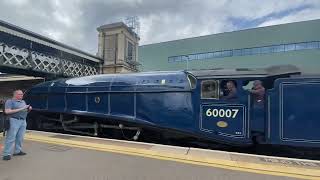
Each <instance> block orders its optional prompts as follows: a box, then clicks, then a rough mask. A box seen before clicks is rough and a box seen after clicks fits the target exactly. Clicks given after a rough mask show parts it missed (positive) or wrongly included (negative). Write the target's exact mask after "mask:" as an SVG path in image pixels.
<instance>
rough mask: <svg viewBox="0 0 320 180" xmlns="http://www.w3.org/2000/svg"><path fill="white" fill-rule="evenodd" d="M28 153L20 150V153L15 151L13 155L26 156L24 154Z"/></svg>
mask: <svg viewBox="0 0 320 180" xmlns="http://www.w3.org/2000/svg"><path fill="white" fill-rule="evenodd" d="M26 154H27V153H25V152H22V151H20V152H19V153H15V154H13V155H14V156H24V155H26Z"/></svg>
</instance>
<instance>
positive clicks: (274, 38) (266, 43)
mask: <svg viewBox="0 0 320 180" xmlns="http://www.w3.org/2000/svg"><path fill="white" fill-rule="evenodd" d="M138 59H139V62H140V63H141V64H142V66H141V71H154V70H183V69H213V68H258V67H259V68H260V67H267V66H272V65H279V64H293V65H296V66H298V67H299V68H301V69H302V71H303V72H305V73H319V72H320V20H312V21H303V22H296V23H289V24H282V25H275V26H268V27H259V28H253V29H247V30H240V31H234V32H225V33H220V34H212V35H207V36H200V37H193V38H187V39H180V40H174V41H168V42H161V43H155V44H148V45H143V46H139V58H138Z"/></svg>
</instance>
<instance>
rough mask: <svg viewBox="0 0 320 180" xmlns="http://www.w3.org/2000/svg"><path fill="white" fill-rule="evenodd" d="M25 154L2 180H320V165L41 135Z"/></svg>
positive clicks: (0, 164) (30, 140)
mask: <svg viewBox="0 0 320 180" xmlns="http://www.w3.org/2000/svg"><path fill="white" fill-rule="evenodd" d="M1 141H2V142H3V137H1ZM2 144H3V143H2ZM2 144H1V145H0V150H1V151H2V148H3V147H2ZM24 151H25V152H27V155H26V156H20V157H13V158H12V159H11V160H10V161H2V160H1V161H0V180H21V179H24V180H29V179H30V180H31V179H32V180H45V179H48V180H51V179H52V180H57V179H65V180H71V179H77V180H82V179H83V180H149V179H150V180H164V179H166V180H171V179H172V180H189V179H190V180H213V179H214V180H216V179H218V180H220V179H221V180H229V179H237V180H247V179H259V180H267V179H268V180H280V179H288V180H289V179H290V180H291V179H314V180H315V179H320V161H313V160H301V159H292V158H279V157H271V156H261V155H249V154H242V153H232V152H224V151H215V150H204V149H197V148H188V147H175V146H166V145H158V144H149V143H140V142H128V141H121V140H113V139H100V138H93V137H83V136H75V135H66V134H57V133H47V132H38V131H28V132H27V133H26V136H25V142H24Z"/></svg>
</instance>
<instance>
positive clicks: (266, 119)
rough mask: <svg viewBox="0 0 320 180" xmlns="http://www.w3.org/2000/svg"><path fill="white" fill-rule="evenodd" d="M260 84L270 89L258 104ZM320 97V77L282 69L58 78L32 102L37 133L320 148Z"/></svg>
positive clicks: (32, 94) (35, 91) (31, 96)
mask: <svg viewBox="0 0 320 180" xmlns="http://www.w3.org/2000/svg"><path fill="white" fill-rule="evenodd" d="M254 82H262V86H263V89H264V91H263V92H264V93H261V94H260V98H258V99H257V98H255V97H256V96H254V94H252V93H251V92H252V91H251V89H252V87H253V84H254ZM228 84H229V85H228ZM230 84H231V86H232V87H231V89H230V88H229V87H228V86H230ZM232 88H233V89H232ZM231 91H233V92H232V94H231ZM319 92H320V77H317V76H302V75H301V73H300V72H299V69H297V68H296V67H294V66H289V65H280V66H273V67H269V68H264V69H233V70H226V69H212V70H197V71H177V72H171V71H170V72H145V73H134V74H112V75H95V76H87V77H78V78H70V79H59V80H54V81H49V82H44V83H41V84H39V85H36V86H34V87H33V88H31V89H30V90H29V91H28V92H27V94H26V100H27V102H28V103H30V104H31V105H32V106H33V109H34V111H33V112H32V113H31V114H30V115H29V117H28V120H29V122H28V123H29V127H30V128H33V129H57V128H59V127H60V128H61V129H63V130H65V131H70V132H75V133H81V134H88V135H99V134H100V133H109V132H122V134H123V135H124V136H126V137H128V138H132V139H134V140H137V139H138V138H139V137H141V136H144V138H148V137H149V138H153V137H156V136H159V137H160V136H161V137H162V138H168V139H170V138H171V139H172V138H173V139H178V140H179V139H180V140H181V141H182V140H183V141H188V140H190V141H199V142H200V141H201V142H208V143H209V142H210V143H219V144H226V145H230V146H251V145H254V144H270V145H284V146H292V147H320V131H319V129H320V119H319V114H318V112H320V94H319Z"/></svg>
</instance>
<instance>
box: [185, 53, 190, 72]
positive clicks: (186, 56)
mask: <svg viewBox="0 0 320 180" xmlns="http://www.w3.org/2000/svg"><path fill="white" fill-rule="evenodd" d="M184 57H186V58H187V70H189V56H187V55H185V56H184Z"/></svg>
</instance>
